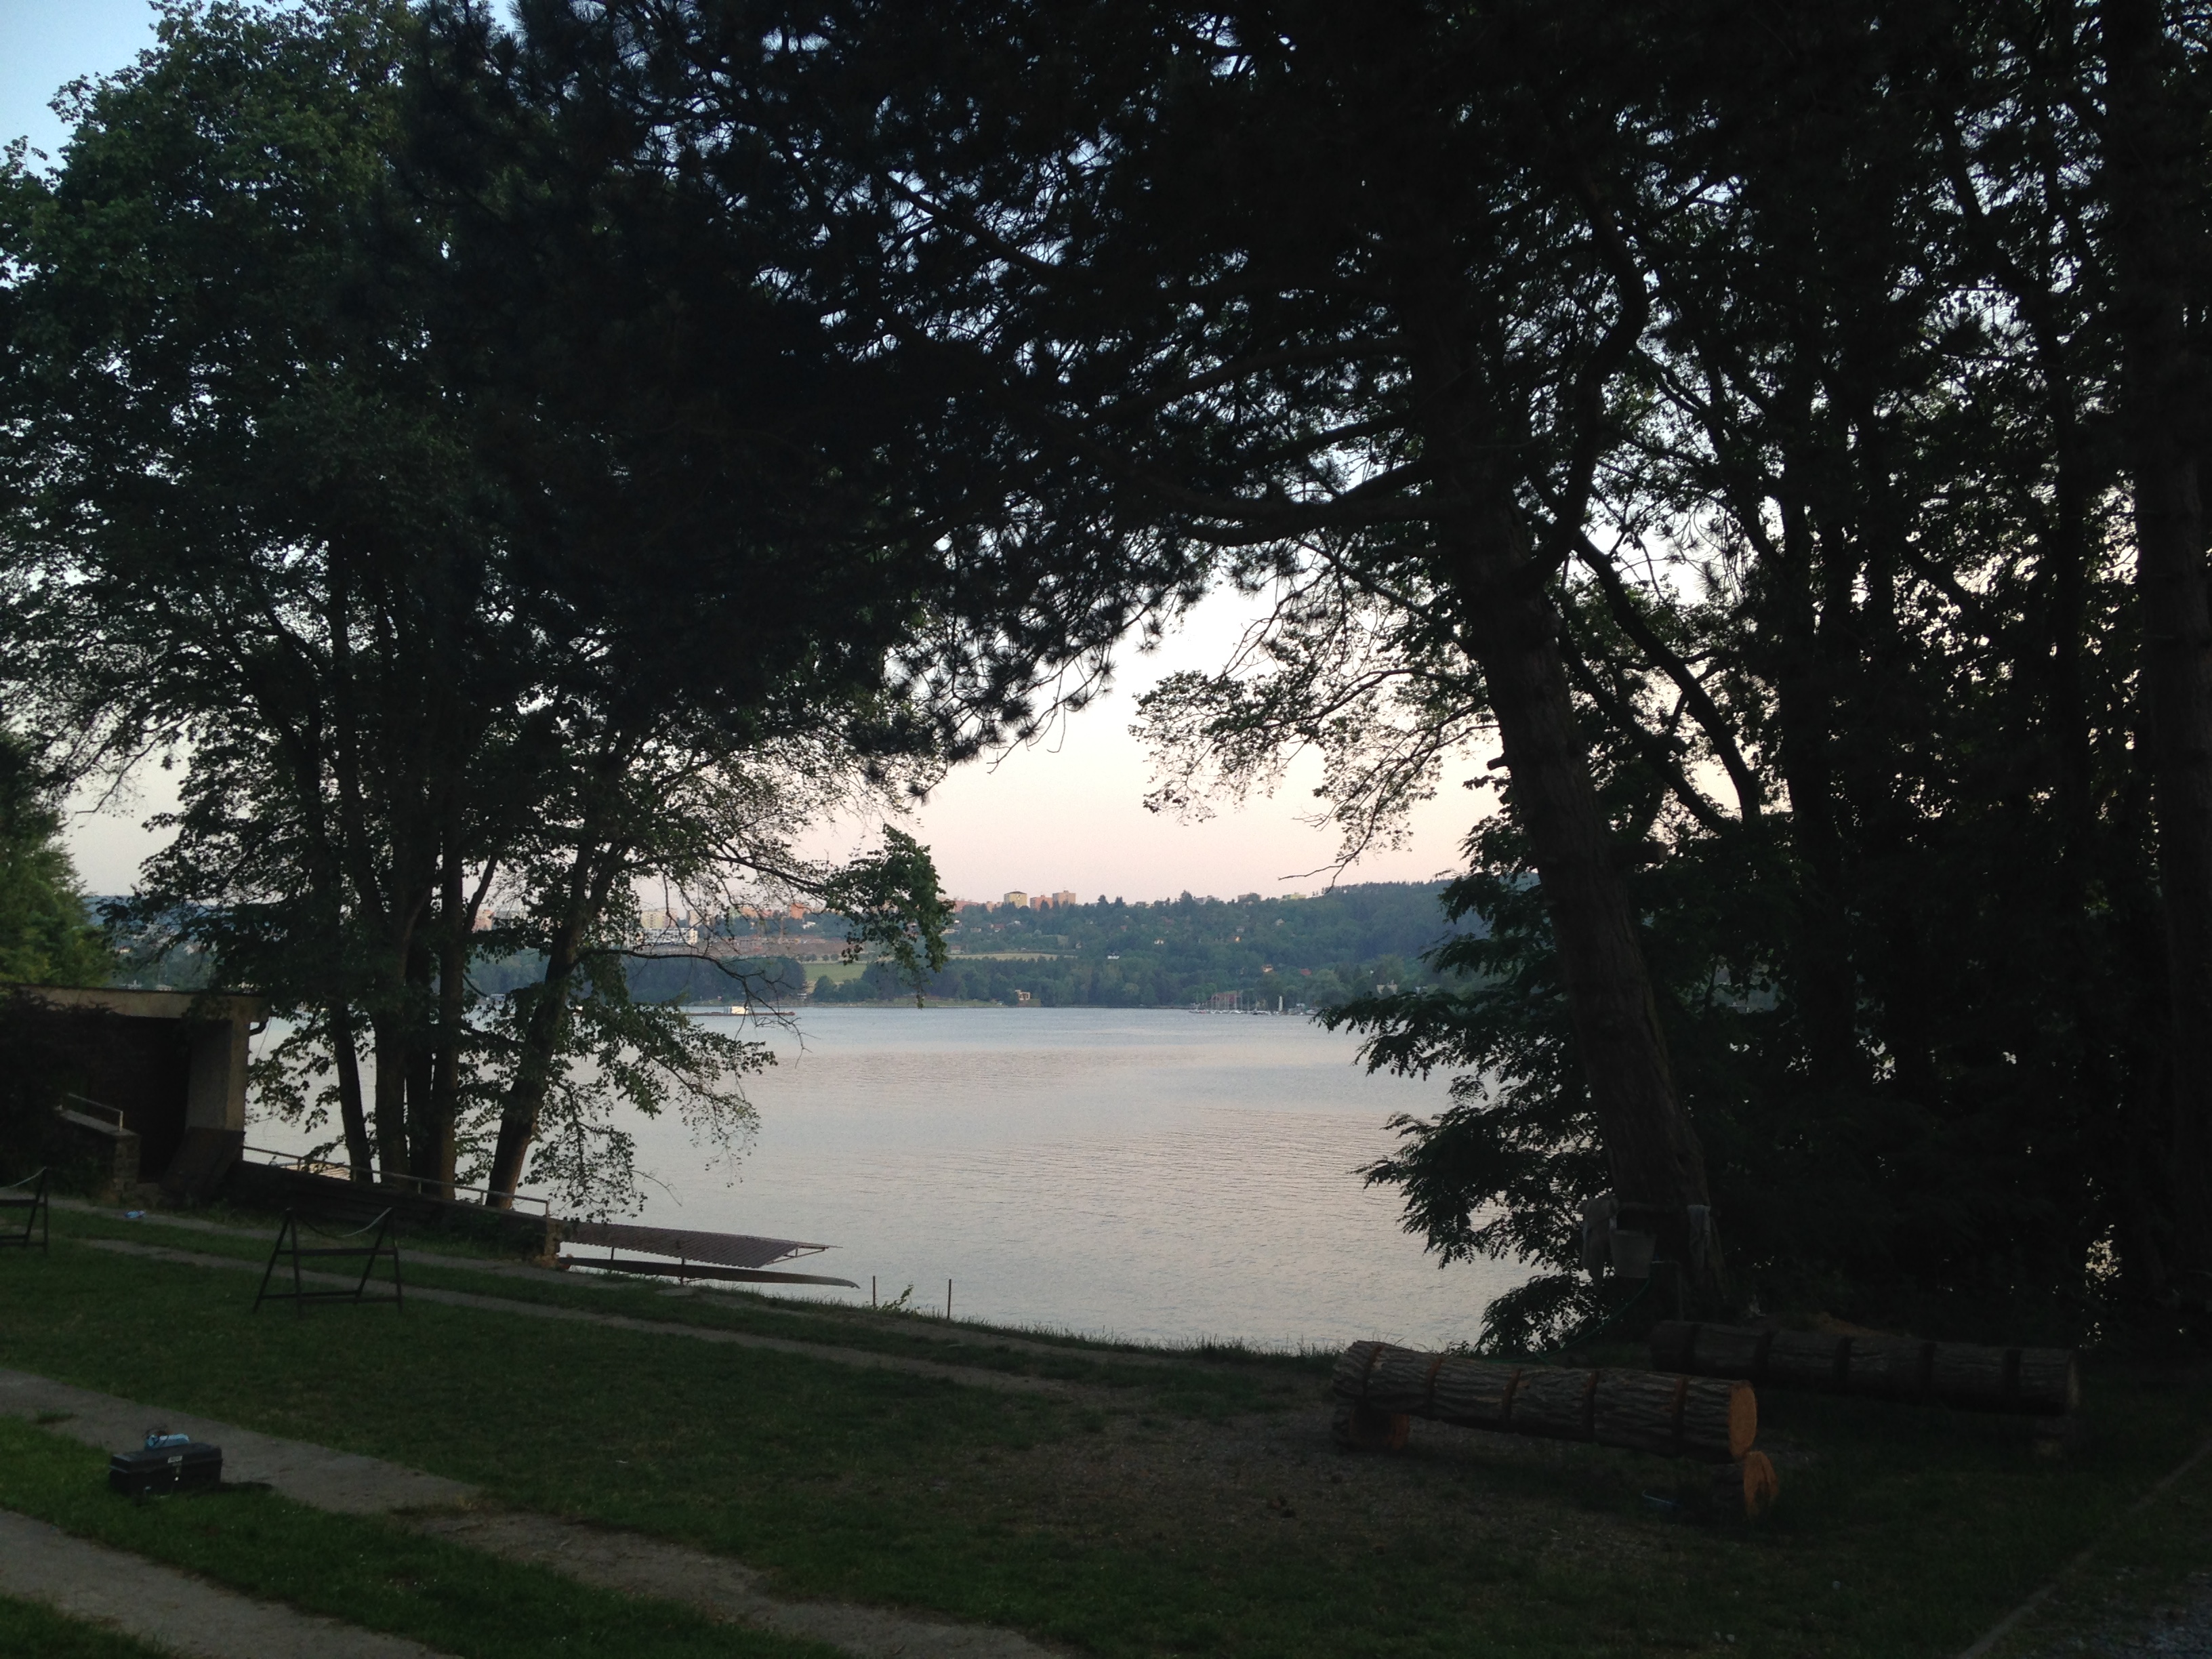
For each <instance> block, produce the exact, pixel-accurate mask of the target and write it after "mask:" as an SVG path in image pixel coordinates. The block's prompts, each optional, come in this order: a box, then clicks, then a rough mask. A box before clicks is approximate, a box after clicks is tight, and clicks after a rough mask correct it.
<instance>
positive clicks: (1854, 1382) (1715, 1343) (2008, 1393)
mask: <svg viewBox="0 0 2212 1659" xmlns="http://www.w3.org/2000/svg"><path fill="white" fill-rule="evenodd" d="M1651 1363H1652V1364H1654V1365H1656V1366H1661V1367H1663V1368H1665V1369H1666V1370H1674V1371H1683V1372H1687V1373H1689V1374H1690V1375H1692V1376H1708V1377H1735V1378H1741V1379H1743V1380H1745V1381H1747V1382H1752V1383H1761V1384H1765V1383H1772V1384H1774V1385H1775V1386H1776V1387H1778V1388H1800V1389H1825V1390H1826V1391H1828V1392H1830V1393H1833V1394H1850V1395H1863V1396H1865V1397H1867V1398H1869V1399H1875V1400H1899V1401H1915V1402H1922V1403H1932V1404H1942V1405H1946V1406H1958V1407H1965V1408H1966V1409H1967V1410H1970V1411H1990V1412H2017V1413H2022V1414H2023V1415H2033V1416H2041V1417H2063V1416H2064V1415H2066V1414H2067V1413H2070V1412H2072V1411H2073V1410H2074V1409H2075V1407H2077V1406H2079V1405H2080V1404H2081V1370H2080V1367H2079V1365H2078V1364H2077V1363H2076V1361H2075V1355H2074V1351H2073V1350H2072V1349H2070V1348H1989V1347H1983V1346H1979V1345H1978V1344H1976V1343H1972V1342H1923V1341H1920V1340H1917V1339H1915V1338H1911V1337H1903V1336H1864V1335H1839V1334H1830V1333H1828V1332H1826V1331H1775V1330H1761V1329H1759V1328H1755V1327H1750V1326H1742V1325H1705V1324H1692V1323H1688V1322H1683V1321H1680V1320H1668V1321H1667V1322H1664V1323H1662V1324H1661V1325H1660V1326H1658V1327H1657V1328H1656V1329H1655V1330H1653V1332H1652V1333H1651Z"/></svg>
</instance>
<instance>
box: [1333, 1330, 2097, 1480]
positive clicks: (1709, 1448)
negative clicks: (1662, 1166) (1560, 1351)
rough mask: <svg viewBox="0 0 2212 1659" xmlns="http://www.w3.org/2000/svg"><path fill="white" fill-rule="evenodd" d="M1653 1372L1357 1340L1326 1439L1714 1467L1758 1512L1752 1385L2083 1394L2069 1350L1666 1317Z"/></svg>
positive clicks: (2011, 1400) (1358, 1445)
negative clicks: (1417, 1435) (1607, 1453)
mask: <svg viewBox="0 0 2212 1659" xmlns="http://www.w3.org/2000/svg"><path fill="white" fill-rule="evenodd" d="M1651 1364H1652V1366H1653V1369H1652V1370H1648V1371H1643V1370H1571V1369H1569V1368H1567V1367H1565V1366H1559V1365H1513V1364H1501V1363H1499V1362H1498V1361H1495V1360H1486V1359H1477V1358H1474V1357H1473V1356H1472V1355H1468V1354H1456V1353H1423V1352H1419V1351H1418V1350H1416V1349H1413V1348H1397V1347H1393V1346H1390V1345H1389V1344H1388V1343H1385V1342H1355V1343H1353V1344H1352V1346H1350V1347H1348V1348H1346V1350H1345V1351H1344V1352H1343V1354H1342V1355H1341V1356H1340V1357H1339V1358H1338V1360H1337V1362H1336V1371H1335V1375H1334V1379H1333V1381H1332V1384H1331V1386H1332V1389H1333V1391H1334V1394H1335V1396H1336V1419H1335V1424H1334V1430H1335V1435H1336V1439H1337V1442H1338V1443H1339V1444H1340V1445H1343V1446H1346V1447H1351V1448H1353V1449H1358V1450H1363V1451H1379V1450H1384V1449H1390V1450H1395V1449H1397V1448H1399V1447H1401V1446H1403V1445H1404V1444H1405V1443H1406V1439H1407V1433H1408V1431H1410V1429H1411V1427H1412V1423H1413V1419H1414V1418H1416V1417H1424V1418H1427V1419H1430V1420H1431V1421H1432V1422H1437V1423H1451V1424H1455V1425H1459V1426H1460V1427H1462V1428H1469V1429H1489V1430H1492V1431H1497V1432H1499V1433H1504V1434H1528V1435H1541V1436H1543V1437H1547V1438H1548V1439H1554V1440H1583V1441H1589V1442H1590V1443H1593V1444H1595V1445H1600V1446H1620V1447H1625V1448H1626V1449H1629V1450H1632V1451H1644V1452H1656V1453H1657V1454H1658V1455H1661V1456H1662V1457H1686V1458H1693V1459H1696V1460H1698V1461H1699V1462H1706V1463H1711V1464H1714V1465H1717V1466H1718V1467H1717V1470H1716V1476H1717V1478H1716V1480H1715V1489H1716V1491H1717V1492H1724V1493H1726V1494H1728V1495H1729V1498H1730V1499H1731V1501H1733V1497H1734V1494H1735V1492H1738V1491H1741V1494H1742V1498H1743V1504H1744V1508H1745V1510H1746V1511H1747V1513H1750V1514H1753V1515H1756V1514H1758V1513H1759V1511H1760V1510H1764V1509H1765V1507H1766V1505H1767V1504H1770V1503H1771V1502H1772V1501H1773V1498H1774V1496H1775V1493H1776V1492H1777V1490H1778V1485H1779V1483H1778V1480H1776V1477H1775V1474H1774V1466H1773V1464H1772V1463H1771V1462H1769V1461H1768V1459H1767V1458H1766V1457H1765V1455H1763V1454H1762V1453H1759V1452H1758V1451H1755V1450H1753V1449H1752V1443H1753V1441H1754V1440H1755V1439H1757V1438H1758V1437H1759V1401H1758V1400H1757V1398H1756V1396H1755V1395H1753V1392H1752V1385H1753V1383H1758V1384H1761V1385H1766V1384H1771V1385H1773V1386H1775V1387H1778V1388H1808V1389H1823V1390H1826V1391H1829V1392H1832V1393H1838V1394H1850V1395H1863V1396H1865V1397H1868V1398H1870V1399H1877V1400H1895V1401H1912V1402H1918V1403H1923V1404H1931V1405H1946V1406H1954V1407H1965V1408H1966V1409H1968V1410H1973V1411H1993V1412H2011V1413H2019V1414H2021V1415H2022V1416H2032V1417H2039V1418H2045V1419H2057V1418H2067V1419H2069V1420H2070V1414H2071V1413H2072V1412H2073V1411H2074V1409H2075V1407H2076V1406H2078V1405H2079V1404H2080V1403H2081V1370H2080V1366H2079V1364H2078V1363H2077V1362H2076V1360H2075V1355H2074V1352H2073V1351H2072V1350H2071V1349H2067V1348H1991V1347H1983V1346H1978V1345H1977V1344H1974V1343H1970V1342H1923V1341H1920V1340H1917V1338H1911V1337H1901V1336H1878V1335H1872V1334H1863V1333H1853V1334H1841V1333H1830V1332H1825V1331H1779V1330H1768V1329H1760V1328H1753V1327H1747V1326H1740V1325H1707V1324H1691V1323H1686V1322H1681V1321H1669V1322H1666V1323H1664V1324H1662V1325H1660V1326H1658V1327H1657V1328H1656V1329H1654V1331H1653V1332H1652V1334H1651Z"/></svg>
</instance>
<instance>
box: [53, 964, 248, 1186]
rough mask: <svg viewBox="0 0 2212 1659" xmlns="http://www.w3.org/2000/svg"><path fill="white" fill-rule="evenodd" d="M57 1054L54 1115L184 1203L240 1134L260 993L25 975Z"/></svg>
mask: <svg viewBox="0 0 2212 1659" xmlns="http://www.w3.org/2000/svg"><path fill="white" fill-rule="evenodd" d="M20 988H21V991H22V993H23V994H24V995H26V996H27V997H28V998H30V999H32V1000H33V1001H35V1002H36V1003H38V1004H39V1005H41V1006H42V1008H43V1011H44V1012H45V1014H46V1021H44V1022H42V1023H44V1024H46V1025H47V1026H48V1028H49V1030H50V1032H51V1034H52V1036H54V1037H55V1038H56V1039H57V1040H58V1047H59V1048H60V1050H61V1052H62V1054H64V1056H65V1059H64V1076H65V1078H66V1079H67V1082H66V1098H65V1099H64V1102H63V1115H64V1119H65V1120H66V1121H68V1122H69V1124H70V1126H71V1127H72V1128H74V1129H75V1130H76V1131H78V1132H80V1133H82V1134H84V1135H88V1136H90V1137H92V1138H93V1139H94V1140H95V1141H96V1142H97V1143H98V1144H99V1145H100V1152H101V1155H102V1157H103V1158H106V1159H110V1160H112V1163H110V1164H108V1165H107V1167H109V1168H112V1170H113V1175H114V1180H115V1182H116V1184H117V1185H118V1186H124V1187H127V1186H129V1185H131V1183H133V1182H160V1183H161V1188H162V1190H163V1191H164V1192H165V1193H167V1194H168V1195H169V1196H171V1197H173V1198H176V1199H179V1200H182V1201H184V1202H186V1203H193V1202H197V1201H198V1200H201V1199H204V1198H205V1197H206V1196H207V1195H208V1194H210V1193H211V1192H213V1191H214V1189H215V1188H216V1187H218V1186H220V1185H221V1184H222V1178H223V1176H226V1175H228V1173H229V1171H230V1166H231V1165H232V1164H234V1163H236V1162H237V1161H238V1157H239V1154H240V1152H241V1151H243V1150H244V1148H245V1146H246V1060H247V1040H248V1038H249V1037H251V1036H252V1033H253V1032H255V1031H257V1030H259V1029H260V1028H261V1026H262V1024H264V1021H265V1020H266V1018H267V1017H268V1009H267V1005H266V1004H264V1002H263V1001H262V1000H260V999H259V998H258V997H250V996H237V995H229V994H223V993H220V992H194V991H123V990H107V989H84V988H76V987H58V986H40V985H34V986H25V987H20Z"/></svg>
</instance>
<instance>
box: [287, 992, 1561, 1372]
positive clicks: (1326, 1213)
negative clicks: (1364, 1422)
mask: <svg viewBox="0 0 2212 1659" xmlns="http://www.w3.org/2000/svg"><path fill="white" fill-rule="evenodd" d="M714 1024H718V1025H720V1026H723V1027H725V1028H726V1029H733V1030H734V1029H736V1028H738V1026H739V1025H741V1024H743V1025H744V1026H745V1028H746V1031H745V1034H746V1035H751V1036H762V1037H763V1038H765V1039H766V1040H768V1041H769V1042H771V1043H772V1045H773V1046H774V1048H775V1050H776V1052H777V1054H778V1060H779V1063H778V1064H777V1065H776V1066H773V1067H772V1068H770V1069H769V1071H767V1072H766V1073H764V1074H763V1075H762V1076H760V1077H758V1078H757V1079H754V1080H752V1081H751V1082H750V1083H749V1085H747V1086H748V1092H749V1094H750V1096H751V1097H752V1099H753V1101H754V1103H755V1104H756V1105H757V1107H758V1108H759V1112H760V1124H759V1132H758V1135H757V1139H756V1141H755V1143H754V1145H753V1146H752V1148H751V1150H750V1152H749V1153H748V1155H747V1156H745V1157H744V1159H743V1160H742V1161H741V1162H739V1163H738V1164H737V1165H736V1167H735V1168H734V1170H732V1169H731V1168H729V1167H727V1166H723V1167H719V1168H716V1167H706V1164H707V1160H706V1159H705V1158H704V1157H703V1155H702V1153H701V1152H700V1151H699V1150H698V1149H697V1148H696V1147H695V1146H693V1145H692V1143H691V1141H690V1137H689V1136H688V1134H687V1133H686V1132H685V1130H684V1127H682V1125H681V1124H679V1123H677V1122H675V1121H672V1120H668V1119H663V1120H660V1121H646V1122H633V1123H631V1124H629V1125H628V1126H627V1127H630V1128H631V1129H632V1130H633V1131H634V1133H636V1135H637V1139H638V1153H639V1157H638V1162H639V1165H640V1168H641V1170H643V1171H646V1172H647V1173H649V1174H650V1175H651V1176H653V1179H654V1181H655V1182H658V1183H659V1184H658V1185H657V1186H656V1185H648V1187H647V1193H648V1194H649V1196H648V1200H647V1208H646V1211H645V1214H644V1217H643V1218H644V1219H646V1220H648V1221H653V1222H658V1223H659V1224H661V1225H669V1226H682V1227H696V1228H704V1229H708V1230H712V1231H732V1232H749V1233H764V1234H768V1235H770V1236H773V1237H782V1238H803V1239H811V1240H818V1241H821V1242H823V1243H830V1244H834V1245H835V1246H836V1249H832V1250H830V1251H829V1252H828V1253H827V1254H826V1255H821V1256H817V1257H814V1258H812V1259H811V1260H810V1261H805V1262H799V1263H793V1264H792V1265H793V1267H798V1268H799V1269H800V1270H809V1269H818V1270H819V1271H822V1272H826V1273H836V1274H839V1275H840V1276H842V1277H844V1278H847V1279H857V1280H859V1281H860V1285H861V1286H862V1289H861V1291H860V1295H861V1296H863V1297H865V1296H866V1294H867V1290H866V1286H867V1285H868V1281H869V1278H870V1275H874V1276H875V1278H876V1280H877V1283H878V1285H879V1286H880V1287H881V1293H882V1294H884V1296H886V1297H889V1296H891V1295H895V1294H896V1293H897V1292H898V1291H900V1290H901V1289H902V1288H903V1287H904V1286H905V1285H908V1284H909V1283H911V1284H912V1285H914V1287H915V1294H914V1300H915V1303H916V1304H919V1305H922V1306H934V1307H936V1308H939V1309H942V1308H943V1306H944V1304H945V1280H946V1279H951V1280H952V1281H953V1310H954V1312H955V1313H956V1314H958V1315H960V1316H965V1317H972V1318H977V1319H985V1320H990V1321H994V1322H1006V1323H1015V1324H1030V1325H1041V1326H1048V1327H1052V1328H1059V1329H1066V1330H1074V1331H1080V1332H1085V1333H1091V1334H1116V1335H1122V1336H1132V1337H1145V1338H1160V1339H1191V1338H1197V1337H1220V1338H1238V1339H1243V1340H1247V1341H1251V1342H1256V1343H1265V1344H1271V1345H1289V1344H1297V1343H1310V1344H1316V1345H1323V1346H1335V1345H1338V1344H1340V1343H1342V1342H1345V1341H1348V1340H1353V1339H1355V1338H1358V1337H1368V1336H1373V1337H1384V1338H1389V1339H1395V1340H1400V1341H1403V1342H1407V1343H1414V1344H1419V1345H1423V1346H1432V1345H1436V1344H1439V1343H1442V1342H1445V1341H1449V1340H1454V1339H1457V1338H1462V1337H1472V1336H1473V1335H1474V1334H1475V1331H1476V1329H1477V1328H1478V1326H1479V1325H1480V1320H1481V1315H1482V1309H1483V1306H1484V1304H1485V1303H1486V1301H1487V1300H1488V1298H1489V1297H1492V1296H1494V1295H1496V1294H1498V1292H1499V1291H1502V1290H1504V1289H1505V1288H1507V1287H1508V1286H1509V1285H1511V1284H1513V1283H1514V1282H1515V1281H1516V1279H1517V1278H1518V1277H1519V1274H1518V1273H1517V1271H1516V1269H1515V1268H1514V1267H1511V1266H1510V1264H1499V1263H1491V1262H1478V1263H1473V1264H1460V1265H1455V1266H1454V1267H1447V1268H1443V1269H1441V1270H1440V1269H1439V1268H1438V1267H1437V1264H1436V1261H1435V1258H1434V1257H1432V1256H1429V1255H1425V1253H1424V1252H1423V1250H1422V1249H1421V1245H1420V1243H1419V1240H1417V1239H1414V1238H1412V1237H1408V1236H1407V1235H1406V1234H1405V1233H1404V1232H1403V1231H1401V1229H1400V1227H1399V1223H1398V1200H1397V1198H1396V1195H1395V1192H1393V1191H1392V1190H1389V1189H1369V1188H1365V1187H1364V1186H1363V1185H1362V1183H1361V1182H1360V1181H1359V1179H1358V1176H1355V1175H1354V1174H1353V1173H1352V1170H1354V1168H1355V1167H1356V1166H1358V1164H1363V1163H1365V1162H1367V1161H1368V1160H1370V1159H1371V1158H1375V1157H1376V1156H1377V1155H1379V1154H1381V1153H1383V1152H1385V1151H1387V1150H1388V1149H1389V1146H1390V1145H1391V1143H1392V1136H1391V1135H1390V1133H1389V1131H1388V1130H1387V1129H1386V1127H1384V1125H1385V1120H1387V1119H1388V1117H1389V1115H1390V1114H1392V1113H1393V1112H1398V1111H1407V1112H1413V1113H1428V1112H1431V1111H1433V1110H1435V1109H1437V1108H1439V1107H1441V1106H1442V1105H1443V1103H1444V1100H1445V1090H1444V1080H1443V1079H1442V1078H1437V1079H1430V1080H1428V1081H1425V1082H1422V1081H1414V1080H1409V1079H1399V1078H1392V1077H1389V1076H1381V1077H1370V1076H1368V1075H1367V1074H1366V1073H1364V1071H1362V1070H1361V1069H1359V1068H1358V1066H1355V1065H1354V1064H1353V1063H1352V1061H1353V1054H1354V1050H1355V1048H1356V1047H1357V1044H1356V1040H1355V1039H1353V1038H1352V1037H1350V1036H1344V1035H1340V1034H1336V1033H1332V1032H1328V1031H1325V1030H1321V1029H1320V1028H1319V1027H1317V1026H1315V1025H1313V1024H1310V1023H1309V1022H1308V1021H1305V1020H1304V1019H1298V1018H1253V1017H1251V1016H1249V1015H1247V1016H1237V1015H1206V1014H1194V1013H1188V1012H1182V1011H1180V1010H1129V1011H1122V1010H1109V1009H1094V1008H1063V1009H1035V1008H1024V1009H1012V1008H1008V1009H991V1008H933V1009H915V1008H833V1007H821V1008H808V1009H805V1010H803V1011H802V1012H800V1014H799V1018H798V1021H797V1024H796V1026H795V1028H794V1029H790V1030H780V1029H777V1028H775V1027H774V1026H761V1025H758V1024H752V1023H750V1022H741V1021H738V1020H735V1019H721V1018H717V1019H715V1020H714ZM264 1133H268V1131H266V1130H264V1128H263V1127H261V1126H258V1125H257V1126H256V1129H255V1132H254V1135H253V1136H252V1138H253V1139H257V1140H259V1139H261V1137H262V1136H263V1135H264ZM819 1294H822V1295H823V1296H826V1297H829V1298H832V1299H844V1300H849V1299H851V1297H853V1294H854V1293H853V1292H852V1291H842V1290H827V1291H822V1292H819Z"/></svg>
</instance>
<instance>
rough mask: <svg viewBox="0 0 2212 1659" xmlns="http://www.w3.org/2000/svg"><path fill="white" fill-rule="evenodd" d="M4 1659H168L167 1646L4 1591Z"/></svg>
mask: <svg viewBox="0 0 2212 1659" xmlns="http://www.w3.org/2000/svg"><path fill="white" fill-rule="evenodd" d="M0 1659H165V1650H162V1649H161V1648H149V1647H148V1646H147V1645H146V1644H144V1643H143V1642H134V1641H133V1640H131V1638H129V1637H127V1636H118V1634H116V1632H113V1631H111V1630H102V1629H101V1628H100V1626H97V1625H87V1624H81V1623H79V1622H78V1621H77V1620H74V1619H64V1618H63V1617H62V1616H61V1614H59V1613H53V1612H50V1611H48V1610H47V1609H46V1608H45V1607H40V1605H39V1604H38V1603H37V1602H35V1601H16V1600H15V1598H14V1597H13V1596H7V1595H0Z"/></svg>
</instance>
